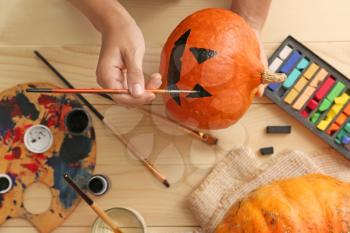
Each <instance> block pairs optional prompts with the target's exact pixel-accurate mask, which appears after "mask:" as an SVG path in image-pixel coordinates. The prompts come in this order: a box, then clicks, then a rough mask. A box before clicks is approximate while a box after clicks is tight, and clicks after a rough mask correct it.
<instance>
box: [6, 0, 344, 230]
mask: <svg viewBox="0 0 350 233" xmlns="http://www.w3.org/2000/svg"><path fill="white" fill-rule="evenodd" d="M122 2H123V4H125V6H126V7H127V8H128V9H129V10H130V12H131V14H132V15H133V16H135V18H136V21H137V22H138V23H139V25H140V27H141V29H142V31H143V32H144V35H145V39H146V44H147V52H146V56H145V64H144V69H145V71H146V72H149V73H150V72H152V71H156V70H157V68H158V64H159V54H160V50H161V47H162V44H163V43H164V41H165V39H166V37H167V35H168V34H169V33H170V32H171V30H172V29H173V28H174V26H175V25H176V24H177V23H178V22H179V21H180V20H181V19H182V18H183V17H185V16H186V15H188V14H190V13H191V12H193V11H195V10H197V9H201V8H204V7H225V8H228V7H229V5H230V0H167V1H166V0H148V1H141V0H123V1H122ZM146 2H147V3H146ZM349 7H350V2H349V1H348V0H335V1H329V0H328V1H327V0H308V1H304V0H293V1H291V0H289V1H288V0H276V1H274V2H273V5H272V8H271V12H270V16H269V19H268V21H267V23H266V27H265V29H264V32H263V35H262V38H263V41H264V42H265V46H266V50H267V53H268V54H271V52H272V51H273V50H274V49H275V48H276V47H277V46H278V44H279V42H281V41H282V40H283V39H284V38H285V37H286V36H287V35H288V34H291V35H293V36H295V37H296V38H297V39H299V40H301V41H302V42H304V43H305V44H306V45H307V46H309V47H310V48H311V49H312V50H314V51H315V52H316V53H317V54H319V55H320V56H321V57H323V58H324V59H325V60H326V61H328V62H329V63H331V64H332V65H334V66H335V67H336V68H338V69H339V70H340V71H342V72H343V73H344V74H345V75H347V76H349V77H350V65H349V64H350V31H349V30H347V28H348V22H350V14H348V9H349ZM121 34H122V32H121ZM99 44H100V37H99V34H98V33H97V32H95V30H94V29H93V28H92V26H90V24H89V22H88V21H87V20H86V19H85V18H84V17H82V16H81V15H80V13H79V12H78V11H76V10H75V9H74V8H73V7H72V6H70V4H69V3H67V2H66V1H63V0H0V45H1V47H0V77H1V82H0V88H1V89H5V88H9V87H11V86H13V85H15V84H17V83H23V82H32V81H48V82H52V83H55V84H59V85H62V84H61V83H60V82H59V81H58V80H57V79H56V77H55V76H54V75H53V74H52V73H51V71H49V70H48V69H47V68H46V67H45V66H44V65H43V64H42V63H41V62H40V61H39V60H38V59H36V58H35V57H34V55H33V54H32V50H33V49H38V50H40V51H41V52H42V53H43V54H44V55H45V56H46V57H47V58H48V59H49V60H50V61H51V62H52V63H53V64H54V65H55V66H56V67H57V68H58V69H59V70H60V71H61V72H62V73H63V74H64V75H65V76H66V77H67V78H69V80H71V81H72V83H73V84H74V85H76V86H77V87H89V86H90V87H91V86H97V85H96V83H95V67H96V63H97V58H98V51H99ZM88 99H89V100H90V101H91V102H92V103H94V104H95V105H96V106H97V108H98V109H99V110H101V111H102V112H105V111H108V116H111V117H112V118H113V119H114V120H115V121H116V122H119V123H118V125H120V127H121V128H122V130H123V132H126V136H127V137H128V138H130V140H132V142H134V143H135V144H136V145H138V146H139V147H142V148H143V151H145V152H146V153H148V154H150V159H151V160H152V161H153V162H154V163H155V164H156V166H157V167H158V168H159V169H160V170H161V171H162V172H163V173H164V174H165V175H166V176H167V177H168V178H169V180H170V181H171V182H172V187H171V189H165V188H164V187H163V186H162V185H160V184H159V183H158V182H157V181H156V179H154V177H152V176H151V175H150V174H149V173H148V171H146V169H145V168H144V167H143V166H142V165H140V163H139V162H138V161H136V160H135V159H133V158H132V157H131V156H130V155H129V153H128V152H127V150H126V148H125V147H124V146H123V145H122V144H121V143H120V142H119V141H118V140H117V139H116V138H115V137H114V136H113V135H112V133H111V132H110V131H109V130H108V129H106V128H105V127H104V126H103V125H102V124H101V123H100V122H99V121H98V120H97V119H96V118H94V119H93V120H94V124H95V127H96V129H97V141H98V159H97V168H96V172H97V173H102V174H105V175H107V176H109V178H110V179H111V180H112V190H111V191H110V192H109V193H108V194H106V195H105V196H103V197H101V198H98V199H97V202H98V203H100V204H101V205H102V206H103V207H104V208H109V207H113V206H129V207H132V208H135V209H137V210H138V211H140V212H141V213H142V214H143V215H144V217H145V219H146V221H147V223H148V225H149V227H150V232H152V233H180V232H181V233H185V232H192V231H193V230H195V229H196V228H197V227H198V224H197V222H196V220H195V219H194V218H193V217H192V215H191V213H190V211H189V210H188V209H187V204H186V199H187V196H188V195H189V193H191V191H192V190H193V189H194V188H195V187H196V186H197V185H198V184H199V183H200V182H201V180H202V179H203V178H204V177H205V176H206V175H207V174H208V172H209V171H210V169H211V168H212V167H213V165H214V164H215V162H216V161H218V160H219V159H220V158H221V157H222V156H223V155H224V154H225V153H226V152H227V151H228V150H229V149H230V148H232V147H233V146H235V145H241V144H244V145H246V146H249V147H251V148H252V149H253V150H258V148H260V147H262V146H270V145H273V146H274V147H275V149H276V152H279V151H282V150H285V149H302V150H306V151H310V150H316V149H321V150H327V151H330V153H336V152H334V151H333V150H331V149H330V148H329V146H328V145H327V144H325V143H324V142H322V141H321V140H320V139H319V138H317V137H315V136H314V135H313V134H311V133H310V132H309V131H308V130H306V129H305V128H304V127H303V126H302V125H300V124H299V123H297V122H296V121H295V120H294V119H293V118H291V117H290V116H288V115H287V114H286V113H284V112H283V111H282V110H280V109H279V108H278V107H277V106H275V105H274V104H272V103H271V102H269V101H268V100H267V99H264V98H261V99H256V100H255V103H254V104H253V105H252V107H251V108H250V109H249V112H248V113H247V114H246V115H245V116H244V118H243V119H242V120H241V121H240V122H239V123H238V124H236V125H235V126H233V127H232V128H230V129H228V130H226V131H221V132H219V134H220V135H223V136H222V137H223V138H224V140H223V141H225V143H224V144H225V145H224V146H219V147H214V148H208V147H207V146H206V145H204V144H202V143H200V142H198V141H196V140H194V139H192V138H191V137H190V136H188V135H183V134H182V133H179V132H176V131H174V130H171V129H169V128H167V129H164V126H161V125H160V124H159V123H155V122H154V121H153V119H150V118H148V117H143V116H139V115H138V114H136V113H135V112H133V111H129V110H125V109H123V108H121V107H118V106H114V105H113V104H112V103H110V102H108V101H106V100H103V99H101V98H99V97H94V96H88ZM111 107H112V109H111ZM148 107H150V108H152V109H154V110H156V111H160V110H161V109H162V108H163V106H162V103H161V101H160V100H157V101H155V103H154V104H153V106H148ZM139 120H140V121H139ZM270 124H292V125H293V134H291V135H287V136H273V137H270V136H269V139H268V140H267V139H266V138H264V128H265V127H266V126H267V125H270ZM225 135H226V136H225ZM45 200H47V201H49V197H48V195H47V192H46V191H45V189H43V188H42V187H41V188H33V189H32V190H31V191H30V192H28V194H27V198H26V201H27V202H28V204H27V205H28V206H31V209H32V210H33V211H37V210H40V209H43V208H44V207H45V206H44V202H45ZM94 218H95V216H94V214H93V213H92V212H91V211H90V210H89V208H88V207H87V206H86V205H85V204H81V205H80V206H79V207H78V208H77V210H76V211H75V213H74V214H73V215H72V216H71V217H70V218H69V219H68V220H67V221H66V222H65V223H64V224H63V225H62V226H61V227H60V228H59V229H57V231H56V232H75V233H79V232H90V225H91V224H92V222H93V220H94ZM2 232H6V233H14V232H16V233H17V232H18V233H19V232H26V233H31V232H35V229H33V228H32V227H31V226H30V224H29V223H27V222H26V221H24V220H19V219H16V220H10V221H8V222H7V223H6V224H5V225H3V226H2V227H0V233H2Z"/></svg>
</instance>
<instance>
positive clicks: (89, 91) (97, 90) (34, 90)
mask: <svg viewBox="0 0 350 233" xmlns="http://www.w3.org/2000/svg"><path fill="white" fill-rule="evenodd" d="M26 92H32V93H67V94H76V93H79V94H130V91H129V90H128V89H106V88H75V89H71V88H27V89H26ZM145 92H152V93H197V92H199V91H196V90H161V89H148V90H145Z"/></svg>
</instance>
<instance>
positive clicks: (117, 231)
mask: <svg viewBox="0 0 350 233" xmlns="http://www.w3.org/2000/svg"><path fill="white" fill-rule="evenodd" d="M63 178H64V179H65V180H66V181H67V183H68V184H69V185H70V186H71V187H72V188H73V189H74V190H75V191H76V192H77V193H78V194H79V196H80V197H81V198H82V199H83V200H84V201H85V202H86V204H88V205H89V206H90V207H91V209H93V211H95V213H96V214H97V215H98V216H99V217H100V218H101V219H102V220H103V221H104V222H105V223H106V224H107V225H108V226H109V227H110V228H111V229H112V230H113V232H114V233H122V231H121V230H120V228H119V226H118V225H117V224H116V223H115V222H114V221H113V220H112V219H111V218H110V217H109V216H108V214H106V212H104V210H103V209H101V207H99V206H98V205H97V204H96V203H95V202H94V201H93V200H92V199H91V198H90V197H88V195H86V194H85V193H84V192H83V191H82V190H81V189H80V188H79V187H78V185H76V184H75V183H74V181H73V180H72V179H71V178H70V177H69V176H68V174H64V176H63Z"/></svg>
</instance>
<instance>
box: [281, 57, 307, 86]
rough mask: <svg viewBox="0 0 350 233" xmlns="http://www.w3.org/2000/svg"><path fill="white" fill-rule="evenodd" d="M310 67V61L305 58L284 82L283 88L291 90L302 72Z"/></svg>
mask: <svg viewBox="0 0 350 233" xmlns="http://www.w3.org/2000/svg"><path fill="white" fill-rule="evenodd" d="M308 65H309V61H308V60H307V59H305V58H303V59H301V61H300V62H299V63H298V65H297V67H296V68H295V69H294V70H293V71H292V72H291V73H290V74H289V75H288V77H287V79H286V80H285V81H284V82H283V87H285V88H290V87H291V86H293V85H294V83H295V81H296V80H297V79H298V78H299V76H300V74H301V72H302V71H303V70H304V69H305V68H306V67H307V66H308Z"/></svg>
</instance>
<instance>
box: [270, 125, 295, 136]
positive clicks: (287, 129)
mask: <svg viewBox="0 0 350 233" xmlns="http://www.w3.org/2000/svg"><path fill="white" fill-rule="evenodd" d="M291 132H292V126H290V125H281V126H267V127H266V133H270V134H273V133H276V134H277V133H281V134H288V133H291Z"/></svg>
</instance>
